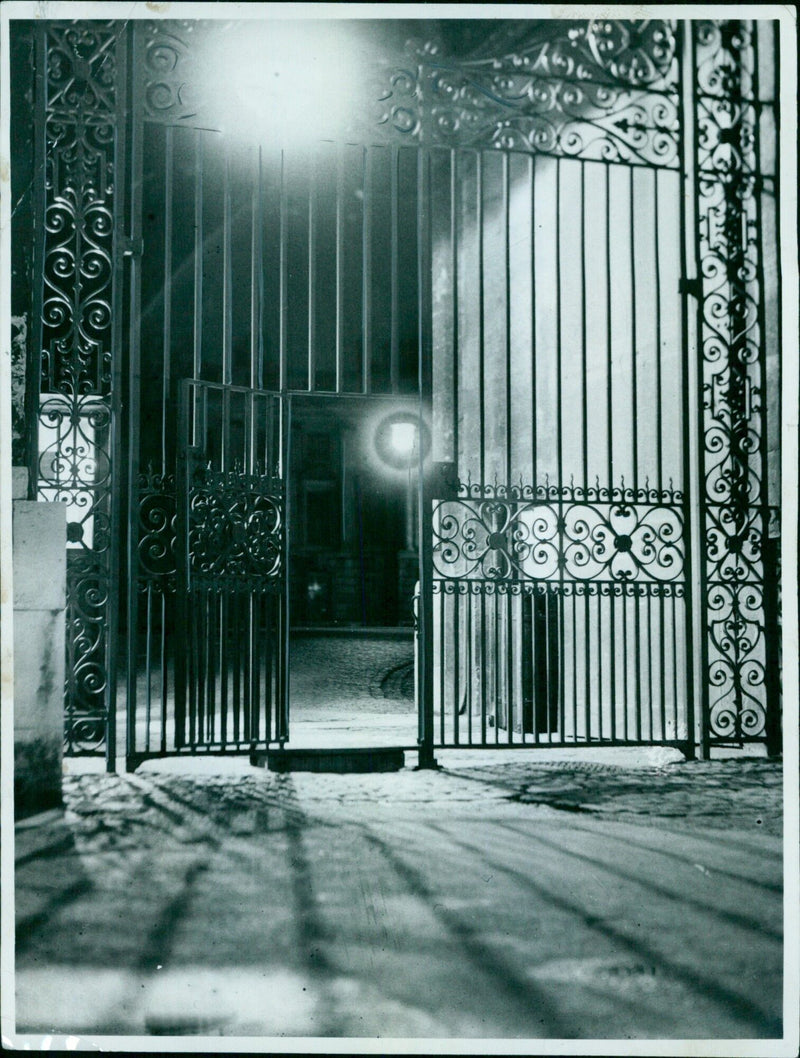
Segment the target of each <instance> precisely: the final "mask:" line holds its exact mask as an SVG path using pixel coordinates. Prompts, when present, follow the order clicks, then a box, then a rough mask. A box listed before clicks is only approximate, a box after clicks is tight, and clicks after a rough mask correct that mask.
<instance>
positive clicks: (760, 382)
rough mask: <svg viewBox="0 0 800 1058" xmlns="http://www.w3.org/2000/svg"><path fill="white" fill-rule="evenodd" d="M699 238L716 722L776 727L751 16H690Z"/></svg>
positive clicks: (711, 689)
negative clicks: (770, 672)
mask: <svg viewBox="0 0 800 1058" xmlns="http://www.w3.org/2000/svg"><path fill="white" fill-rule="evenodd" d="M692 33H693V35H694V44H695V51H696V56H697V68H696V70H695V71H694V76H695V84H696V92H695V98H696V106H697V112H696V122H697V135H696V148H695V163H696V176H695V194H696V202H697V216H698V234H699V248H700V274H701V293H700V306H701V311H700V318H701V334H700V340H701V348H702V382H703V409H702V413H703V464H704V496H703V522H704V524H703V533H704V545H705V546H704V547H703V548H702V549H701V550H702V559H701V560H702V563H703V566H704V572H705V583H706V588H707V598H706V601H705V636H706V656H707V660H706V673H705V679H704V684H705V686H706V687H707V688H708V694H709V701H708V703H707V723H708V730H709V736H710V739H711V741H712V742H713V741H715V740H717V741H731V740H733V741H741V740H744V739H748V738H764V737H765V735H766V731H767V705H768V703H767V681H766V643H765V598H764V592H765V584H764V561H763V555H762V549H763V543H764V539H765V534H766V522H765V519H766V510H765V507H764V504H765V502H766V501H765V498H764V484H763V482H764V475H763V465H762V464H763V459H764V452H763V436H762V434H763V425H762V401H763V394H764V363H763V348H762V346H763V335H762V328H761V324H760V319H759V316H760V298H761V293H760V287H761V277H762V264H761V259H760V246H759V202H758V195H759V183H760V180H761V176H762V173H761V160H760V158H759V150H758V130H757V109H758V106H760V105H763V104H759V103H758V102H757V92H756V86H755V77H756V57H755V47H754V39H753V26H752V24H751V23H747V22H743V21H738V20H737V21H720V22H710V21H700V22H694V23H692Z"/></svg>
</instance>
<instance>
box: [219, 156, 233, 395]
mask: <svg viewBox="0 0 800 1058" xmlns="http://www.w3.org/2000/svg"><path fill="white" fill-rule="evenodd" d="M222 195H223V212H222V273H223V288H222V381H223V383H224V384H225V385H226V386H229V385H230V384H231V383H232V382H233V255H232V247H231V157H230V150H229V148H228V147H227V146H226V147H225V170H224V176H223V183H222Z"/></svg>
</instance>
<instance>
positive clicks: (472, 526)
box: [433, 484, 684, 583]
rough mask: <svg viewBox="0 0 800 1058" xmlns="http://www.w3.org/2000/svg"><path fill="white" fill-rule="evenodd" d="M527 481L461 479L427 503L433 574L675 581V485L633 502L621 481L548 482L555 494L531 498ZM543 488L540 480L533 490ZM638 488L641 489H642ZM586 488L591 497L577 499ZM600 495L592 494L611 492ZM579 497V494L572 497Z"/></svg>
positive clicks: (680, 567) (679, 530) (680, 561)
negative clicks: (449, 495)
mask: <svg viewBox="0 0 800 1058" xmlns="http://www.w3.org/2000/svg"><path fill="white" fill-rule="evenodd" d="M533 491H534V490H533V489H532V488H531V487H525V486H520V487H511V488H508V489H504V488H502V487H497V486H496V487H490V488H489V489H488V490H487V489H478V488H477V487H476V486H472V485H468V484H466V485H462V486H461V487H460V489H459V493H460V495H459V498H458V499H448V500H440V501H438V503H437V504H436V505H435V507H434V517H433V563H434V571H435V575H436V576H438V577H442V578H447V579H456V580H473V579H474V580H482V581H484V580H486V581H496V582H504V581H552V580H561V581H562V582H564V581H567V582H573V583H578V582H588V581H600V580H608V581H622V582H632V581H641V582H657V583H669V582H674V581H679V580H681V578H682V577H683V573H684V542H683V517H682V511H681V507H680V505H679V503H676V502H675V497H676V493H674V492H671V491H668V492H666V493H664V494H661V495H660V502H659V501H655V502H652V501H648V500H644V501H642V502H634V501H633V500H632V499H626V498H623V497H624V493H625V491H626V490H625V489H624V487H623V488H619V489H610V488H609V489H602V488H596V489H592V490H582V489H577V488H575V487H571V486H570V487H566V488H565V489H559V490H556V491H557V492H558V493H559V494H561V497H562V498H561V502H558V501H556V502H553V500H552V499H544V498H536V499H534V498H532V496H531V494H532V493H533ZM541 491H542V492H543V493H544V492H548V491H549V489H548V488H547V487H545V488H543V489H542V490H541ZM643 491H644V490H643ZM586 492H591V494H592V501H591V502H588V501H586V500H585V499H583V498H582V497H583V495H584V494H585V493H586ZM614 493H616V494H617V495H616V498H612V499H608V500H606V501H605V502H604V501H603V500H602V499H599V498H598V497H599V496H609V497H611V496H613V494H614ZM579 497H581V498H579Z"/></svg>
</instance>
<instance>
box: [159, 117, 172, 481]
mask: <svg viewBox="0 0 800 1058" xmlns="http://www.w3.org/2000/svg"><path fill="white" fill-rule="evenodd" d="M174 132H175V130H174V129H173V128H172V126H171V125H169V126H167V128H166V130H165V148H166V161H165V165H164V322H163V329H162V339H161V340H162V355H163V360H162V372H161V473H162V474H166V473H167V423H168V422H170V421H171V417H172V416H171V412H172V408H171V407H170V405H171V400H170V375H171V358H172V357H171V354H172V240H173V235H172V208H173V203H172V194H173V170H174V142H173V141H174Z"/></svg>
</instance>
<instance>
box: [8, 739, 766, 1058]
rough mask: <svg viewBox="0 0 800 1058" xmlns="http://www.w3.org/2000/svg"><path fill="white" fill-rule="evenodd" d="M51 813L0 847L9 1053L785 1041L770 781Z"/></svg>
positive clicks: (481, 768) (401, 787) (169, 790)
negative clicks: (12, 956) (135, 1042)
mask: <svg viewBox="0 0 800 1058" xmlns="http://www.w3.org/2000/svg"><path fill="white" fill-rule="evenodd" d="M65 796H66V811H65V813H64V814H63V817H60V816H59V815H58V814H53V815H51V816H50V817H48V819H47V820H45V821H43V822H42V823H41V825H39V826H35V825H32V826H28V827H25V828H22V829H21V830H20V831H19V834H18V842H17V849H16V854H17V890H16V891H17V907H16V912H17V921H18V933H17V1028H18V1031H20V1032H31V1033H32V1032H47V1033H72V1034H74V1035H77V1036H79V1037H81V1038H85V1037H87V1036H90V1037H91V1036H97V1035H104V1034H130V1035H146V1034H159V1035H187V1034H191V1035H197V1034H200V1035H203V1034H217V1035H219V1034H221V1035H226V1036H229V1037H237V1038H238V1037H247V1036H259V1037H268V1038H272V1037H281V1038H286V1037H295V1036H297V1037H304V1036H315V1037H316V1036H322V1037H328V1036H333V1037H335V1036H347V1037H363V1036H368V1037H373V1038H374V1037H382V1038H384V1037H392V1038H397V1037H399V1038H418V1037H426V1038H427V1037H461V1038H465V1037H466V1038H477V1039H484V1038H488V1039H493V1038H508V1037H520V1038H525V1039H528V1038H531V1039H533V1038H541V1037H545V1038H551V1037H554V1038H589V1039H595V1038H597V1039H603V1038H612V1039H619V1038H662V1037H663V1038H673V1039H701V1038H708V1039H715V1038H737V1039H749V1038H756V1037H759V1038H763V1037H767V1038H769V1037H777V1036H779V1035H780V1032H781V1021H780V1010H781V989H782V980H781V977H782V877H781V842H780V838H779V834H780V831H781V822H780V820H781V767H780V764H778V763H775V762H771V761H767V760H747V761H746V760H742V761H720V762H713V763H692V764H669V765H665V766H663V767H645V768H620V767H615V766H612V765H609V764H604V763H586V762H580V761H560V762H558V763H554V762H547V761H541V760H533V761H532V760H530V759H525V760H521V759H519V760H517V759H515V760H508V761H503V762H502V763H494V762H493V763H490V764H483V765H482V764H480V763H479V762H476V763H472V762H471V761H470V760H465V759H464V756H463V755H462V756H461V757H458V758H453V762H452V764H450V765H448V766H447V767H446V768H445V769H444V770H443V771H439V772H416V771H414V770H412V769H411V768H406V769H404V770H403V771H400V772H398V773H394V774H380V775H330V774H303V773H295V774H285V775H280V774H273V773H270V772H267V771H263V770H260V769H255V768H251V767H249V765H247V764H246V763H245V762H243V761H237V760H228V761H225V760H221V761H220V760H217V761H210V760H209V761H191V762H180V764H177V763H175V762H151V763H150V764H148V765H145V766H144V767H143V768H142V769H141V770H140V771H139V772H137V773H135V774H134V775H122V774H118V775H114V774H112V775H105V774H102V773H99V774H78V775H70V776H68V777H67V779H66V791H65ZM697 1053H700V1052H699V1051H698V1052H697ZM743 1053H744V1052H743ZM774 1053H776V1054H777V1053H778V1051H777V1050H776V1051H775V1052H774Z"/></svg>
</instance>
